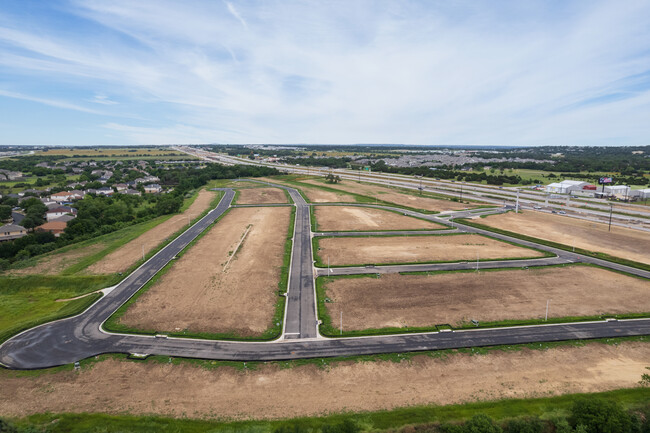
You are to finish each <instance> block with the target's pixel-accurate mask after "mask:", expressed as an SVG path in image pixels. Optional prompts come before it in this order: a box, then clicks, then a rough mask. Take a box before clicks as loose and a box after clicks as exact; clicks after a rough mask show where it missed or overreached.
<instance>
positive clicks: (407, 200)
mask: <svg viewBox="0 0 650 433" xmlns="http://www.w3.org/2000/svg"><path fill="white" fill-rule="evenodd" d="M301 182H304V183H309V184H312V185H324V183H323V182H321V181H318V180H303V181H301ZM328 186H329V187H331V188H335V189H338V190H341V191H346V192H352V193H356V194H361V195H365V196H370V197H375V198H377V199H378V200H383V201H387V202H390V203H395V204H398V205H400V206H408V207H411V208H414V209H421V210H428V211H438V212H442V211H449V210H461V209H473V208H475V207H477V206H478V205H479V203H471V204H466V203H458V202H454V201H451V200H444V199H435V198H430V197H425V196H418V195H417V193H414V194H407V193H403V192H400V191H399V190H396V189H394V188H388V187H385V186H377V185H370V184H366V183H357V182H354V181H351V180H346V181H344V182H342V183H339V184H336V185H331V186H330V185H328ZM482 204H485V203H482Z"/></svg>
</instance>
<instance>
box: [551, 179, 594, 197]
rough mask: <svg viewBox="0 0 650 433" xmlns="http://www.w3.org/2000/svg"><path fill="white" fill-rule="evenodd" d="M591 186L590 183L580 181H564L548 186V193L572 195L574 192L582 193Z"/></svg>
mask: <svg viewBox="0 0 650 433" xmlns="http://www.w3.org/2000/svg"><path fill="white" fill-rule="evenodd" d="M587 185H589V182H582V181H579V180H563V181H562V182H555V183H550V184H548V185H546V192H552V193H557V194H570V193H571V192H573V191H582V188H583V187H585V186H587Z"/></svg>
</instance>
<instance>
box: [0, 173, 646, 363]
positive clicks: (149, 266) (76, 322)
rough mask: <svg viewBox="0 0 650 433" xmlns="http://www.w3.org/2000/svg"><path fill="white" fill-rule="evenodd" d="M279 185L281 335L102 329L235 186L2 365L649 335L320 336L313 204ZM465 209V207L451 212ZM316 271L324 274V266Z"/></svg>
mask: <svg viewBox="0 0 650 433" xmlns="http://www.w3.org/2000/svg"><path fill="white" fill-rule="evenodd" d="M273 186H276V187H279V188H283V189H286V190H287V191H289V193H290V195H291V198H292V199H293V201H294V204H295V206H296V217H295V226H294V227H295V231H294V236H293V248H292V255H291V267H290V272H289V287H288V293H287V304H286V314H285V328H284V332H283V335H282V337H281V338H280V339H279V340H276V341H273V342H261V343H250V342H229V341H214V340H199V339H189V338H168V337H167V336H155V337H154V336H145V335H122V334H112V333H108V332H106V331H104V330H103V329H102V324H103V322H104V321H105V320H106V319H108V317H110V315H111V314H113V312H115V311H116V310H117V309H118V308H119V307H120V306H121V305H122V304H124V303H125V302H126V301H128V299H129V298H130V297H131V296H133V295H134V294H135V293H136V292H137V291H138V290H139V289H140V288H142V286H144V284H146V283H147V281H149V279H151V277H153V276H154V275H155V274H156V273H157V272H158V271H160V270H161V269H162V268H163V267H164V266H165V265H166V264H167V263H168V262H169V261H171V260H173V259H174V257H175V256H176V255H177V254H178V253H179V252H180V251H182V250H183V249H184V248H185V247H186V246H187V245H188V244H189V243H190V242H191V241H192V240H193V239H195V238H196V237H197V236H198V235H199V234H200V233H201V232H202V231H204V230H206V229H207V228H208V227H209V226H210V225H211V224H212V223H213V222H214V221H215V220H216V219H217V218H219V216H221V215H222V214H223V213H224V212H225V211H226V210H227V209H228V208H229V207H230V206H231V204H232V199H233V198H234V191H233V190H231V189H224V191H225V193H224V197H223V198H222V200H221V201H220V202H219V204H218V205H217V207H216V208H215V209H213V210H212V211H210V212H209V213H208V214H207V215H206V216H205V217H203V218H202V219H201V220H200V221H198V222H197V223H195V224H194V225H193V226H191V227H190V228H189V229H188V230H187V231H185V232H184V233H183V234H181V235H180V236H179V237H178V238H176V239H175V240H173V241H172V242H171V243H170V244H168V245H167V246H166V247H165V248H163V249H162V250H160V251H159V252H158V253H157V254H156V255H155V256H153V257H152V258H150V259H149V260H148V261H147V262H145V263H144V264H143V265H142V266H141V267H140V268H138V269H137V270H136V271H134V272H133V273H132V274H131V275H129V276H128V277H126V278H125V279H124V280H123V281H122V282H121V283H120V284H118V285H117V286H115V287H114V288H112V289H107V290H105V296H103V297H102V298H101V299H100V300H98V301H97V302H96V303H95V304H93V305H92V306H91V307H90V308H88V309H87V310H86V311H84V312H83V313H82V314H80V315H78V316H75V317H72V318H68V319H63V320H59V321H56V322H52V323H48V324H44V325H41V326H38V327H35V328H32V329H30V330H28V331H25V332H23V333H21V334H18V335H16V336H14V337H13V338H11V339H9V340H8V341H6V342H5V343H3V344H2V345H1V346H0V363H2V364H3V365H4V366H6V367H9V368H15V369H36V368H45V367H52V366H56V365H61V364H67V363H71V362H74V361H78V360H80V359H84V358H88V357H91V356H94V355H98V354H102V353H137V354H151V355H167V356H175V357H189V358H204V359H223V360H239V361H261V360H286V359H298V358H315V357H331V356H349V355H361V354H375V353H391V352H407V351H423V350H437V349H449V348H462V347H473V346H490V345H503V344H520V343H532V342H548V341H562V340H575V339H590V338H609V337H622V336H635V335H648V334H650V319H639V320H622V321H601V322H584V323H570V324H557V325H543V326H523V327H513V328H494V329H476V330H465V331H455V332H429V333H420V334H401V335H389V336H374V337H356V338H342V339H325V338H322V337H321V336H319V334H318V324H317V318H316V317H317V316H316V302H315V292H314V274H315V272H314V267H313V255H312V250H311V237H312V235H313V234H312V232H311V226H310V218H309V212H310V205H309V204H307V203H306V202H305V201H304V199H303V198H302V196H301V195H300V194H299V193H298V191H296V190H295V189H293V188H289V187H285V186H282V185H273ZM366 206H372V207H379V208H384V209H391V210H395V208H390V207H385V206H373V205H366ZM398 211H399V212H404V213H407V214H409V215H413V216H417V217H419V218H425V219H431V220H433V221H436V222H439V223H442V224H445V225H450V222H449V221H447V220H445V219H442V218H440V217H439V216H437V217H436V216H431V215H424V214H419V213H417V212H412V211H404V210H403V209H398ZM465 214H466V213H464V212H459V213H456V214H454V215H452V216H460V215H465ZM456 226H457V227H458V229H460V230H462V231H466V232H472V233H481V234H487V235H489V236H492V237H496V238H499V239H504V240H508V241H510V242H514V243H517V244H520V245H524V246H532V247H534V248H537V249H541V250H545V251H549V252H553V253H554V254H556V255H557V256H558V257H555V258H546V259H532V260H531V261H530V262H531V263H534V265H536V264H539V263H540V262H542V261H543V263H544V264H549V263H555V262H556V261H564V262H568V261H572V262H573V261H584V262H590V263H596V264H599V265H601V266H606V267H609V268H613V269H617V270H624V271H626V272H630V273H633V274H635V275H638V276H640V277H643V278H650V273H649V272H646V271H642V270H639V269H635V268H629V267H626V266H621V265H616V264H613V263H610V262H605V261H603V260H597V259H592V258H589V257H584V256H581V255H579V254H573V253H567V252H565V251H562V250H556V249H554V248H549V247H544V246H541V245H537V244H534V243H532V242H526V241H521V240H519V239H514V238H509V237H507V236H503V235H498V234H495V233H492V232H484V231H483V230H479V229H474V228H472V227H468V226H463V225H460V224H457V225H456ZM526 262H527V261H526V260H517V261H516V265H517V266H526ZM491 263H498V265H499V266H503V265H504V264H505V262H489V263H486V262H484V263H481V266H482V267H483V266H488V265H490V264H491ZM468 265H469V266H470V267H471V266H473V264H472V263H455V264H453V263H451V264H450V263H447V264H436V265H411V266H407V267H406V268H407V269H408V270H409V271H410V270H415V269H416V268H414V266H421V267H423V268H422V269H423V270H427V269H426V267H432V266H434V267H435V266H437V267H440V266H444V267H448V268H449V269H466V267H467V266H468ZM381 268H382V270H384V271H392V272H402V271H403V270H402V268H405V267H400V266H397V267H393V268H395V269H390V270H388V269H387V267H381ZM398 268H399V269H398ZM343 269H345V268H337V271H338V272H343V271H342V270H343ZM418 269H419V268H418ZM362 271H363V269H356V273H359V272H362ZM318 272H319V273H320V272H322V269H320V270H318ZM372 272H374V273H376V272H377V270H376V269H375V270H372Z"/></svg>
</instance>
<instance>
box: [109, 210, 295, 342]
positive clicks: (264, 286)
mask: <svg viewBox="0 0 650 433" xmlns="http://www.w3.org/2000/svg"><path fill="white" fill-rule="evenodd" d="M290 214H291V209H290V208H289V207H255V208H238V209H232V210H231V211H230V212H229V213H228V214H226V216H224V217H223V219H222V220H221V221H219V222H218V223H217V224H216V225H215V226H214V227H213V228H212V229H210V231H209V232H208V233H207V234H206V235H205V236H204V237H203V238H201V239H200V240H199V241H198V242H197V243H196V244H195V245H194V246H192V247H190V249H189V250H188V251H187V252H186V253H185V254H184V255H183V256H182V257H181V258H180V259H179V260H178V261H176V262H175V263H174V265H173V266H172V267H171V268H170V269H169V271H168V272H167V273H165V274H163V275H162V277H161V278H160V279H159V280H158V281H157V282H156V283H155V284H154V285H153V286H152V287H151V288H149V290H147V291H146V292H145V293H144V294H142V296H141V297H140V298H138V300H137V301H136V302H135V303H134V304H133V305H132V306H131V307H130V308H129V309H128V310H127V311H126V313H125V314H124V315H123V316H122V318H121V323H123V324H125V325H127V326H129V327H132V328H138V329H149V330H158V331H162V330H165V331H176V332H178V331H181V330H187V331H190V332H211V333H233V334H236V335H238V336H244V337H246V336H255V335H259V334H262V333H263V332H264V331H265V330H267V329H268V328H269V326H270V325H271V319H272V317H273V313H274V311H275V304H276V302H277V299H278V296H277V290H278V282H279V280H280V268H281V266H282V260H283V254H284V245H285V242H286V240H287V231H288V225H289V216H290ZM242 238H243V242H242Z"/></svg>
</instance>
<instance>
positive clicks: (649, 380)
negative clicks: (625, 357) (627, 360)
mask: <svg viewBox="0 0 650 433" xmlns="http://www.w3.org/2000/svg"><path fill="white" fill-rule="evenodd" d="M646 370H650V367H646ZM639 383H640V384H641V385H645V386H650V374H648V373H643V374H642V375H641V380H640V381H639Z"/></svg>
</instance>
